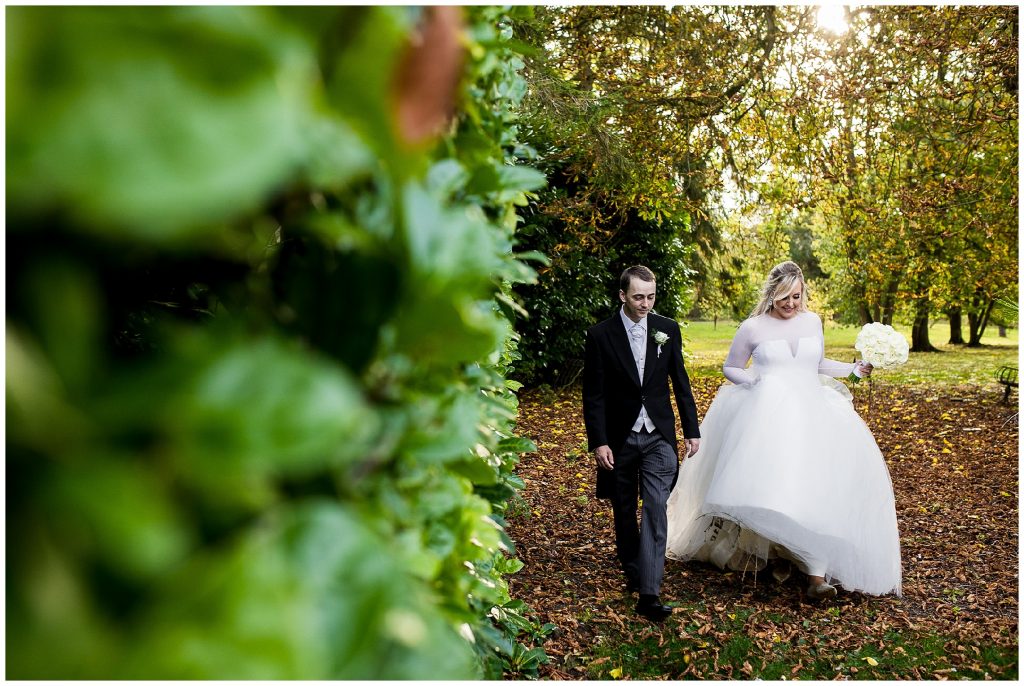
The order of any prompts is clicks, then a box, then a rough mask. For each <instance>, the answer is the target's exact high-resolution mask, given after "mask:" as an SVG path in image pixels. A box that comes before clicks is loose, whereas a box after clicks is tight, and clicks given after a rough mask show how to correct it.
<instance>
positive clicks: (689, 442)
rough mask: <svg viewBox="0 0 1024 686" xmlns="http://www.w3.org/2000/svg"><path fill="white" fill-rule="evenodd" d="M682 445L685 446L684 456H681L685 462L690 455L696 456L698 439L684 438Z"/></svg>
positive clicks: (698, 446)
mask: <svg viewBox="0 0 1024 686" xmlns="http://www.w3.org/2000/svg"><path fill="white" fill-rule="evenodd" d="M683 445H685V446H686V455H685V456H683V459H684V460H685V459H686V458H687V457H690V456H691V455H696V454H697V451H698V450H700V439H699V438H684V439H683Z"/></svg>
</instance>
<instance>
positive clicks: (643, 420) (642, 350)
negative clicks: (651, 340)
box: [619, 308, 654, 433]
mask: <svg viewBox="0 0 1024 686" xmlns="http://www.w3.org/2000/svg"><path fill="white" fill-rule="evenodd" d="M619 317H620V318H621V319H622V325H623V326H624V327H626V338H627V339H629V348H630V350H632V351H633V361H634V362H636V373H637V374H638V375H639V377H640V383H641V384H642V383H643V381H644V366H645V365H646V362H647V317H643V318H641V319H640V321H639V322H634V321H633V320H632V319H630V318H629V317H627V316H626V311H625V308H620V309H619ZM636 326H638V327H640V329H641V331H642V332H643V335H642V336H641V337H640V342H639V343H638V344H637V343H634V341H633V334H632V333H631V332H632V330H633V327H636ZM640 427H647V431H649V432H651V433H653V432H654V422H652V421H651V418H650V417H648V416H647V408H645V407H644V406H643V405H642V404H641V405H640V414H639V415H637V418H636V421H635V422H633V431H640Z"/></svg>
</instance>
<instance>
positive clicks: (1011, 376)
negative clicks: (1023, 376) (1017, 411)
mask: <svg viewBox="0 0 1024 686" xmlns="http://www.w3.org/2000/svg"><path fill="white" fill-rule="evenodd" d="M996 378H997V379H998V380H999V383H1001V384H1003V386H1004V387H1005V390H1004V391H1003V404H1004V405H1006V404H1007V403H1008V402H1009V400H1010V391H1012V390H1013V389H1014V388H1017V387H1018V386H1017V368H1016V367H1011V366H1010V365H1003V366H1002V367H1000V368H999V371H998V372H996Z"/></svg>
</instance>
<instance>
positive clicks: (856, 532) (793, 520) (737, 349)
mask: <svg viewBox="0 0 1024 686" xmlns="http://www.w3.org/2000/svg"><path fill="white" fill-rule="evenodd" d="M751 357H752V358H753V365H752V366H751V367H750V368H749V369H744V367H745V366H746V363H747V360H748V359H750V358H751ZM852 370H853V365H852V364H844V363H840V362H835V361H833V360H829V359H827V358H825V357H824V337H823V334H822V327H821V320H820V319H819V318H818V316H817V315H816V314H814V313H812V312H801V313H799V314H797V315H796V316H795V317H793V318H792V319H789V320H780V319H777V318H775V317H772V316H770V315H761V316H758V317H752V318H750V319H748V320H746V321H745V322H743V324H742V325H741V326H740V328H739V331H738V332H737V334H736V337H735V339H734V340H733V343H732V347H731V348H730V351H729V357H728V359H727V360H726V363H725V367H724V371H725V374H726V377H727V378H729V379H730V380H731V381H732V382H733V384H726V385H723V386H722V387H721V388H720V389H719V391H718V395H717V396H716V397H715V399H714V401H713V402H712V403H711V407H710V408H709V409H708V411H707V414H706V415H705V417H704V421H703V423H702V424H701V427H700V435H701V445H700V450H699V452H698V453H697V454H696V455H694V456H693V457H690V458H687V459H686V460H685V461H684V463H683V465H682V468H681V470H680V473H679V479H678V482H677V484H676V487H675V489H674V490H673V492H672V495H671V497H670V498H669V501H668V542H667V555H668V557H669V558H672V559H677V560H691V559H695V560H702V561H710V562H712V563H714V564H716V565H717V566H719V567H720V568H723V569H734V570H759V569H762V568H764V566H765V565H766V563H767V560H770V559H772V558H774V557H783V558H787V559H790V560H792V561H794V562H795V563H796V564H797V566H798V567H799V568H800V569H801V570H802V571H804V572H805V573H807V574H811V575H816V576H824V577H825V578H826V579H828V580H829V581H830V582H831V583H833V584H835V585H839V586H842V587H843V588H845V589H847V590H851V591H862V592H865V593H871V594H876V595H881V594H884V593H896V594H897V595H899V594H900V593H901V577H902V574H901V565H900V542H899V531H898V530H897V526H896V507H895V501H894V499H893V491H892V482H891V480H890V478H889V471H888V469H887V468H886V465H885V460H884V459H883V458H882V454H881V452H880V451H879V449H878V446H877V444H876V443H875V440H874V437H873V436H872V435H871V431H870V430H869V429H868V427H867V425H866V424H865V423H864V422H863V420H861V418H860V416H859V415H858V414H857V413H856V411H855V410H854V408H853V403H852V402H851V396H850V393H849V391H847V390H846V387H845V386H843V384H841V383H839V382H837V381H835V380H833V379H832V378H830V377H840V376H842V377H845V376H847V375H848V374H849V373H850V372H851V371H852Z"/></svg>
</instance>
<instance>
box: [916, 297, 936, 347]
mask: <svg viewBox="0 0 1024 686" xmlns="http://www.w3.org/2000/svg"><path fill="white" fill-rule="evenodd" d="M938 351H939V349H938V348H936V347H935V346H934V345H932V343H931V341H930V340H928V300H927V299H924V298H922V299H921V300H918V301H917V304H916V305H915V306H914V328H913V329H912V330H911V342H910V352H914V353H934V352H938Z"/></svg>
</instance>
